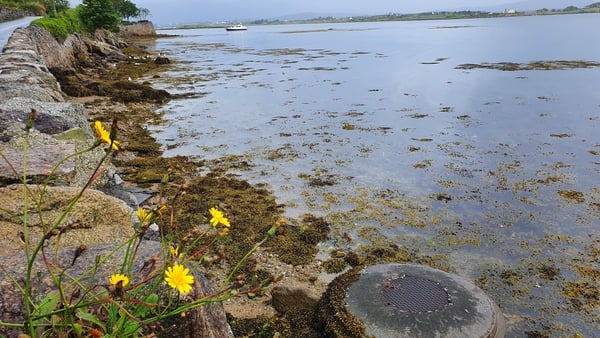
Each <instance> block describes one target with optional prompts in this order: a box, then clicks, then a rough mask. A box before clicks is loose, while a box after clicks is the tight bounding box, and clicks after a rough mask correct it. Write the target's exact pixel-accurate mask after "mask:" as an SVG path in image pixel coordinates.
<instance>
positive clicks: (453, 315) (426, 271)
mask: <svg viewBox="0 0 600 338" xmlns="http://www.w3.org/2000/svg"><path fill="white" fill-rule="evenodd" d="M346 306H347V309H348V311H349V312H350V313H351V314H352V315H353V316H354V317H355V318H356V319H357V320H358V321H360V322H362V323H363V324H364V325H365V331H366V332H365V333H366V335H367V336H374V337H377V338H387V337H390V338H391V337H393V338H402V337H457V338H458V337H460V338H464V337H486V338H487V337H490V338H492V337H493V338H500V337H503V336H504V318H503V316H502V313H501V312H500V311H499V309H498V307H497V306H496V305H495V304H494V302H493V301H492V300H491V299H490V298H489V297H487V296H486V295H485V294H484V293H483V291H482V290H481V289H479V288H478V287H477V286H475V285H474V284H473V283H471V282H470V281H467V280H465V279H463V278H461V277H459V276H457V275H453V274H449V273H446V272H444V271H441V270H437V269H433V268H430V267H428V266H424V265H413V264H381V265H373V266H370V267H368V268H366V269H364V270H363V271H362V272H361V276H360V278H359V279H358V280H357V281H355V282H354V283H352V284H351V285H350V287H349V288H348V291H347V297H346Z"/></svg>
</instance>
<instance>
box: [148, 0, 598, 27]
mask: <svg viewBox="0 0 600 338" xmlns="http://www.w3.org/2000/svg"><path fill="white" fill-rule="evenodd" d="M590 13H600V2H596V3H592V4H590V5H587V6H585V7H582V8H578V7H576V6H568V7H565V8H564V9H548V8H541V9H538V10H535V11H515V10H510V9H507V10H505V11H503V12H485V11H471V10H464V11H432V12H423V13H407V14H402V13H388V14H380V15H370V16H353V17H333V16H327V17H317V18H311V19H298V20H283V19H259V20H249V21H243V22H242V24H244V25H254V26H257V25H292V24H319V23H352V22H385V21H427V20H432V21H433V20H454V19H485V18H487V19H489V18H504V17H520V16H536V15H561V14H590ZM231 23H232V22H226V23H222V22H221V23H193V24H182V25H174V26H164V27H163V26H158V27H157V29H160V30H169V29H201V28H224V27H226V26H228V25H230V24H231Z"/></svg>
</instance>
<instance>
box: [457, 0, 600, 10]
mask: <svg viewBox="0 0 600 338" xmlns="http://www.w3.org/2000/svg"><path fill="white" fill-rule="evenodd" d="M594 2H595V1H590V0H566V1H565V0H526V1H516V2H507V3H506V4H502V5H496V6H481V7H469V8H459V9H454V10H480V11H490V12H502V11H503V10H505V9H516V10H518V11H534V10H536V9H542V8H547V9H564V8H566V7H568V6H576V7H579V8H583V7H586V6H588V5H591V4H593V3H594Z"/></svg>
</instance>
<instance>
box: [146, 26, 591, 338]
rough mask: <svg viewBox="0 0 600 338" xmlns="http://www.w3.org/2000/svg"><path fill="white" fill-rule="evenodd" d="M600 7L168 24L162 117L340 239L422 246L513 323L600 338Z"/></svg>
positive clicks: (186, 140)
mask: <svg viewBox="0 0 600 338" xmlns="http://www.w3.org/2000/svg"><path fill="white" fill-rule="evenodd" d="M599 20H600V17H599V16H598V15H557V16H543V17H537V16H533V17H515V18H502V19H481V20H479V19H477V20H476V19H473V20H449V21H416V22H385V23H348V24H319V25H279V26H251V27H249V29H248V31H245V32H226V31H225V30H224V29H202V30H177V31H172V30H169V31H164V32H161V33H166V34H171V35H177V36H176V37H170V38H162V39H159V40H157V42H156V44H155V45H154V46H152V48H153V49H155V50H156V51H157V52H160V53H161V54H164V55H165V56H167V57H169V58H170V59H171V60H172V61H173V64H171V65H170V66H168V67H167V68H165V69H164V70H163V71H161V72H160V73H159V74H158V75H159V77H152V75H154V74H150V75H148V78H147V80H149V81H151V82H152V84H153V85H154V86H155V87H159V88H163V89H166V90H168V91H169V92H171V93H174V94H181V97H180V98H177V99H174V100H172V101H170V102H169V103H167V104H165V105H164V106H162V107H161V108H160V109H159V111H161V112H164V114H165V119H166V120H167V121H168V122H167V124H166V125H163V126H160V127H150V128H152V130H153V132H154V136H155V137H156V138H157V140H158V141H159V142H160V143H161V144H163V145H164V146H165V155H166V156H174V155H187V156H194V157H198V158H203V159H210V160H214V161H220V162H223V161H225V162H229V163H230V164H231V167H232V169H231V171H230V172H231V173H235V174H238V175H241V177H243V178H245V179H248V180H249V181H251V182H253V183H256V184H267V185H268V187H269V188H270V189H271V190H272V191H273V193H274V194H275V195H276V196H277V199H278V201H279V202H280V203H284V204H286V212H287V216H288V217H290V218H291V219H293V218H296V217H299V216H300V215H302V214H304V213H312V214H315V215H318V216H323V217H324V218H325V219H326V220H327V221H328V222H329V223H330V224H331V226H332V228H333V236H332V239H331V241H330V242H328V243H324V244H323V251H324V252H327V251H328V250H329V249H331V248H342V249H346V250H358V251H360V250H361V248H364V247H365V246H367V245H370V246H377V245H381V246H389V245H396V246H398V247H401V248H408V250H412V251H415V252H418V256H419V257H429V258H431V260H430V263H431V264H432V265H434V266H438V267H442V268H445V269H446V270H450V271H452V272H456V273H458V274H460V275H462V276H463V277H467V278H469V279H472V280H476V281H477V283H478V285H480V286H481V287H482V288H483V289H484V290H485V291H486V292H487V293H488V294H489V295H490V296H491V297H492V298H493V299H494V300H495V301H496V302H497V303H498V304H499V306H500V308H501V309H502V310H503V312H504V314H505V315H506V318H507V321H508V327H509V331H508V335H509V336H515V337H518V336H523V335H525V334H529V335H530V336H535V334H538V333H539V334H548V335H551V336H557V335H558V336H570V335H574V334H577V333H581V334H583V335H584V336H593V335H594V334H598V332H599V331H600V320H599V319H598V318H599V316H600V310H598V309H599V308H600V292H599V291H598V290H599V288H600V272H599V269H598V264H599V261H600V220H599V219H600V186H599V184H598V178H599V174H600V138H599V137H598V130H599V127H600V87H599V86H598V79H599V78H600V67H599V64H598V62H600V45H599V44H597V43H596V41H597V37H598V36H599V34H600V26H598V24H597V23H598V21H599ZM140 80H144V79H140ZM204 170H207V169H206V168H204ZM434 258H435V259H434Z"/></svg>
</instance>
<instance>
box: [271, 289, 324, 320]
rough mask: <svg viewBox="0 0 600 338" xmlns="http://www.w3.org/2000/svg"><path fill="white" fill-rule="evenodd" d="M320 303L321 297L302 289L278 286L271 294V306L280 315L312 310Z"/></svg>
mask: <svg viewBox="0 0 600 338" xmlns="http://www.w3.org/2000/svg"><path fill="white" fill-rule="evenodd" d="M318 302H319V296H317V295H315V294H313V293H311V292H310V290H307V289H305V288H301V287H291V286H287V285H277V286H275V287H274V288H273V291H272V292H271V305H272V306H273V308H274V309H275V310H277V312H280V313H287V312H290V311H294V310H307V309H311V308H314V307H315V306H316V305H317V303H318Z"/></svg>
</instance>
